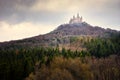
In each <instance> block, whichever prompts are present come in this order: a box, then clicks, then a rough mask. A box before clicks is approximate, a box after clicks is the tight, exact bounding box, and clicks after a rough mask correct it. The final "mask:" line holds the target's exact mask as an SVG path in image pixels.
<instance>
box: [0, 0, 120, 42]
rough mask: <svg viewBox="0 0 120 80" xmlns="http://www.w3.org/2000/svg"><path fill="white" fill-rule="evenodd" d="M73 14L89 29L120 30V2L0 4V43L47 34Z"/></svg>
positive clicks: (15, 0) (4, 0)
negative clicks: (89, 26) (90, 27)
mask: <svg viewBox="0 0 120 80" xmlns="http://www.w3.org/2000/svg"><path fill="white" fill-rule="evenodd" d="M77 13H79V14H80V15H81V16H83V20H84V21H86V22H87V23H89V24H91V25H94V26H100V27H103V28H112V29H116V30H120V0H0V41H8V40H16V39H22V38H26V37H31V36H35V35H39V34H45V33H48V32H50V31H52V30H54V29H55V28H56V27H57V26H59V25H60V24H64V23H68V22H69V19H70V18H71V17H72V16H73V15H75V14H77Z"/></svg>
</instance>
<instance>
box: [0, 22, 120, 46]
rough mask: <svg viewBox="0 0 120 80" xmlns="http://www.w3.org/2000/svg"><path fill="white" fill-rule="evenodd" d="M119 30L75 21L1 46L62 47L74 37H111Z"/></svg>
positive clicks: (0, 44)
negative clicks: (42, 33) (48, 31)
mask: <svg viewBox="0 0 120 80" xmlns="http://www.w3.org/2000/svg"><path fill="white" fill-rule="evenodd" d="M117 33H119V31H116V30H112V29H104V28H101V27H98V26H92V25H90V24H88V23H86V22H82V23H73V24H63V25H60V26H58V28H57V29H55V30H53V31H51V32H50V33H48V34H45V35H38V36H35V37H31V38H26V39H22V40H15V41H9V42H3V43H0V48H11V47H28V46H29V47H36V46H42V47H50V46H51V47H56V46H58V45H60V46H61V47H66V46H64V45H65V44H66V45H67V44H68V47H70V46H69V44H70V40H71V38H72V37H92V38H93V37H100V38H109V37H111V36H112V35H113V34H117Z"/></svg>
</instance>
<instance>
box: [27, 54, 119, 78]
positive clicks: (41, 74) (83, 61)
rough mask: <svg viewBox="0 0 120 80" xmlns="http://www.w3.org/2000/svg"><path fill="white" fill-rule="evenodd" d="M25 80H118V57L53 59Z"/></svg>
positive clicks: (61, 57) (60, 57)
mask: <svg viewBox="0 0 120 80" xmlns="http://www.w3.org/2000/svg"><path fill="white" fill-rule="evenodd" d="M36 68H37V67H36ZM25 80H120V56H116V55H112V56H109V57H106V58H95V57H76V58H65V57H63V56H59V57H54V58H53V59H52V60H51V62H50V64H42V66H41V67H39V68H38V69H36V71H35V73H31V74H30V75H29V76H28V77H27V78H26V79H25Z"/></svg>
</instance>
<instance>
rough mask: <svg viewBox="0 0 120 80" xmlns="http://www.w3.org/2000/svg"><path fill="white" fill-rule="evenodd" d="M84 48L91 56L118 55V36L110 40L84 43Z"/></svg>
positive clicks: (119, 52)
mask: <svg viewBox="0 0 120 80" xmlns="http://www.w3.org/2000/svg"><path fill="white" fill-rule="evenodd" d="M84 45H85V47H86V48H87V50H88V52H89V53H90V54H91V56H95V57H107V56H109V55H112V54H116V55H120V34H116V35H114V36H113V37H111V38H94V39H91V40H90V41H87V42H85V44H84Z"/></svg>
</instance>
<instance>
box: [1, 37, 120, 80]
mask: <svg viewBox="0 0 120 80" xmlns="http://www.w3.org/2000/svg"><path fill="white" fill-rule="evenodd" d="M73 41H74V40H73ZM81 42H84V41H81ZM84 46H85V47H86V50H82V51H77V50H76V51H71V50H70V49H69V50H66V49H65V48H63V49H62V50H59V47H56V48H49V47H48V48H45V47H44V48H43V47H33V48H32V47H28V48H27V47H19V46H17V47H15V46H14V47H8V48H0V80H23V79H24V78H25V77H27V76H29V74H30V73H31V72H34V73H33V75H35V73H36V66H38V70H40V72H38V73H40V74H37V75H38V76H39V75H41V74H42V73H41V72H42V71H41V70H42V68H43V67H45V68H44V70H45V72H46V69H47V71H48V73H45V74H44V73H43V76H44V77H42V79H43V80H45V79H46V78H45V77H46V76H48V74H50V73H51V70H52V69H53V68H51V67H50V66H52V65H53V67H54V65H55V64H56V63H55V64H54V60H55V61H57V60H56V58H60V59H61V60H63V62H62V63H61V64H59V60H58V63H57V64H56V66H58V67H56V66H55V69H56V68H58V69H57V70H58V72H59V71H60V73H58V75H60V74H63V75H61V76H62V77H63V78H65V79H66V80H67V79H68V78H67V77H66V76H65V74H67V73H68V74H69V76H71V79H75V80H77V79H81V80H90V79H91V80H110V79H111V80H113V78H115V80H119V79H120V68H119V67H120V63H119V62H120V58H119V55H120V51H119V50H120V35H117V36H114V37H112V38H109V39H101V38H98V39H90V40H89V41H87V40H86V42H84ZM113 54H115V55H117V57H114V59H111V58H108V59H106V57H108V56H110V55H113ZM86 56H89V57H88V59H87V60H86ZM93 56H94V57H96V58H95V59H94V58H93ZM61 57H62V58H61ZM102 57H103V58H102ZM76 58H80V59H78V60H77V61H76ZM104 58H105V59H104ZM69 59H70V60H69ZM64 60H65V61H64ZM74 60H75V61H74ZM89 61H93V62H92V63H91V62H89ZM107 61H108V62H107ZM111 61H112V63H111ZM72 62H75V63H73V64H72ZM97 63H99V64H97ZM108 63H110V65H109V66H107V64H108ZM63 64H64V65H69V64H71V65H70V66H67V67H66V66H64V65H63ZM43 65H44V66H43ZM62 65H63V68H62V69H63V70H61V69H60V70H59V67H60V66H61V67H62ZM74 65H75V66H74ZM47 66H48V67H47ZM61 67H60V68H61ZM76 67H77V68H76ZM109 67H110V68H109ZM66 68H67V69H66ZM82 69H83V70H82ZM49 70H50V72H49ZM81 70H82V71H81ZM92 70H93V71H92ZM102 70H103V71H102ZM62 71H63V72H64V71H65V74H64V73H63V72H62ZM101 71H102V72H101ZM52 73H53V74H55V73H56V74H57V71H56V70H55V71H53V72H52ZM109 73H110V74H109ZM112 73H113V74H112ZM83 74H84V75H86V76H87V78H86V76H84V75H83ZM58 75H55V76H54V75H50V76H48V78H47V80H49V79H53V78H54V77H56V76H58ZM111 75H113V76H112V77H113V78H112V77H111ZM35 76H36V75H35ZM67 76H68V75H67ZM73 76H76V77H75V78H74V77H73ZM106 76H107V77H106ZM51 77H52V78H51ZM58 77H59V76H58ZM101 77H103V78H101ZM108 77H109V78H108ZM44 78H45V79H44ZM63 78H61V79H63ZM88 78H90V79H88ZM99 78H100V79H99ZM40 79H41V77H40ZM55 79H57V80H59V79H58V78H55ZM35 80H36V79H35ZM38 80H39V77H38ZM69 80H70V78H69Z"/></svg>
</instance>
